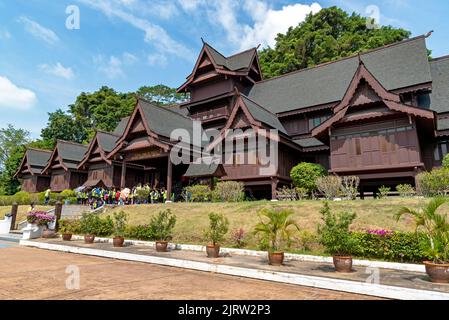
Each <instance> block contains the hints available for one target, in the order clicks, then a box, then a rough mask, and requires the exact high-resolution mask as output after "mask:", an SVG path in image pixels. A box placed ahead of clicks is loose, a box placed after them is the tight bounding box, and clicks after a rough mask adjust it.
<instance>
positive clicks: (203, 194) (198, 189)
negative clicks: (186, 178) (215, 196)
mask: <svg viewBox="0 0 449 320" xmlns="http://www.w3.org/2000/svg"><path fill="white" fill-rule="evenodd" d="M185 192H186V194H188V196H187V198H188V199H190V201H192V202H207V201H210V200H211V198H212V191H211V190H210V187H209V186H207V185H202V184H197V185H193V186H188V187H186V188H185Z"/></svg>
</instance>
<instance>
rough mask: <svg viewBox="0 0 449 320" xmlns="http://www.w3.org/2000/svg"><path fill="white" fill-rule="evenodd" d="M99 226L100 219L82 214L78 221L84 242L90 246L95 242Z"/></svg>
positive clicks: (90, 214)
mask: <svg viewBox="0 0 449 320" xmlns="http://www.w3.org/2000/svg"><path fill="white" fill-rule="evenodd" d="M100 224H101V221H100V217H98V216H97V215H96V214H94V213H91V212H88V213H83V216H82V218H81V220H80V229H81V232H82V233H83V234H84V242H85V243H88V244H92V243H94V241H95V234H96V232H97V231H98V228H99V226H100Z"/></svg>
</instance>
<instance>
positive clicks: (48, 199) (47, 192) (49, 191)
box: [44, 189, 51, 205]
mask: <svg viewBox="0 0 449 320" xmlns="http://www.w3.org/2000/svg"><path fill="white" fill-rule="evenodd" d="M50 194H51V189H47V190H46V191H45V195H44V198H45V200H44V202H45V205H48V203H49V202H50Z"/></svg>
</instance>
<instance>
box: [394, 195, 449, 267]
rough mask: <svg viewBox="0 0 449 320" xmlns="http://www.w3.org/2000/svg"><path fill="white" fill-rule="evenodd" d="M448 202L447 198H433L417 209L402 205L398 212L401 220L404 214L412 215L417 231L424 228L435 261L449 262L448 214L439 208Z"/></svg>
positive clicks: (398, 218)
mask: <svg viewBox="0 0 449 320" xmlns="http://www.w3.org/2000/svg"><path fill="white" fill-rule="evenodd" d="M446 202H448V199H447V198H443V197H437V198H434V199H432V200H431V201H430V202H429V203H428V204H427V206H425V207H423V208H422V209H421V210H419V211H416V210H413V209H410V208H407V207H402V208H401V209H400V210H399V212H398V213H397V214H396V220H397V221H399V220H400V219H401V217H402V216H403V215H410V216H412V217H413V218H414V220H415V225H416V229H415V231H416V232H419V231H420V230H422V231H423V232H424V234H425V235H426V238H427V241H428V243H427V248H426V249H427V250H426V251H427V253H428V254H429V256H431V257H432V258H433V260H434V263H447V262H449V220H448V217H447V215H446V214H439V213H438V212H437V211H438V209H439V208H440V207H441V206H442V205H443V204H445V203H446Z"/></svg>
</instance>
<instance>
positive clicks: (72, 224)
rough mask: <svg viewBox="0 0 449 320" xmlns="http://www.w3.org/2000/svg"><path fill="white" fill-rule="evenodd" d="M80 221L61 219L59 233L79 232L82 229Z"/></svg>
mask: <svg viewBox="0 0 449 320" xmlns="http://www.w3.org/2000/svg"><path fill="white" fill-rule="evenodd" d="M80 227H81V225H80V221H79V220H74V219H61V220H59V233H62V234H64V233H71V234H79V233H81V230H80Z"/></svg>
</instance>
